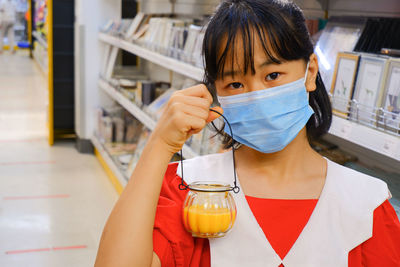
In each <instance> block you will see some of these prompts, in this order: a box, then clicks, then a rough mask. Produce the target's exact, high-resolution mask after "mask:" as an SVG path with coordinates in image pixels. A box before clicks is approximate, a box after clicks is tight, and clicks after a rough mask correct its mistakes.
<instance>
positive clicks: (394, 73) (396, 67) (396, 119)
mask: <svg viewBox="0 0 400 267" xmlns="http://www.w3.org/2000/svg"><path fill="white" fill-rule="evenodd" d="M385 81H386V82H385V87H384V98H383V101H382V108H383V109H384V114H381V117H380V123H379V126H380V127H381V128H383V129H385V130H389V131H391V132H394V133H396V134H400V59H394V58H392V59H390V60H389V67H388V71H387V74H386V78H385ZM386 111H387V112H386Z"/></svg>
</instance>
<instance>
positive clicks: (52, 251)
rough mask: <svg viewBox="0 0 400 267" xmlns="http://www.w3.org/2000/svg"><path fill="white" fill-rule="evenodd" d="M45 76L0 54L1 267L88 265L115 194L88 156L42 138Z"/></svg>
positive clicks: (21, 58)
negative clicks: (49, 144)
mask: <svg viewBox="0 0 400 267" xmlns="http://www.w3.org/2000/svg"><path fill="white" fill-rule="evenodd" d="M46 97H47V96H46V81H45V79H44V78H43V75H42V74H41V73H40V71H39V69H38V67H37V66H36V65H35V63H34V62H33V61H32V60H30V59H29V57H28V56H27V54H25V53H23V52H19V53H18V54H17V55H14V56H12V55H9V54H8V53H5V54H3V55H0V198H1V200H0V203H1V205H0V237H1V242H0V266H4V267H13V266H17V267H21V266H29V267H36V266H37V267H47V266H51V267H55V266H57V267H64V266H65V267H67V266H68V267H70V266H74V267H78V266H82V267H83V266H85V267H86V266H93V263H94V259H95V256H96V251H97V246H98V242H99V239H100V235H101V231H102V229H103V226H104V223H105V220H106V218H107V216H108V214H109V212H110V210H111V208H112V206H113V204H114V203H115V201H116V199H117V197H118V196H117V193H116V191H115V190H114V188H113V187H112V185H111V183H110V182H109V181H108V179H107V177H106V174H105V172H104V171H103V169H102V167H101V166H100V164H99V163H98V161H97V160H96V158H95V157H94V156H93V155H82V154H79V153H78V152H77V151H76V149H75V148H74V144H73V142H68V141H61V142H57V143H56V145H55V146H54V147H49V146H48V144H47V139H46V106H45V105H46Z"/></svg>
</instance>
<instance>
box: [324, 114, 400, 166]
mask: <svg viewBox="0 0 400 267" xmlns="http://www.w3.org/2000/svg"><path fill="white" fill-rule="evenodd" d="M329 133H330V134H332V135H334V136H337V137H339V138H342V139H344V140H347V141H350V142H352V143H354V144H357V145H359V146H362V147H365V148H367V149H369V150H372V151H375V152H377V153H380V154H383V155H385V156H387V157H390V158H392V159H395V160H397V161H400V137H399V136H394V135H391V134H388V133H385V132H382V131H379V130H376V129H372V128H370V127H366V126H364V125H361V124H358V123H355V122H352V121H349V120H346V119H343V118H340V117H338V116H335V115H334V116H333V118H332V126H331V129H330V130H329Z"/></svg>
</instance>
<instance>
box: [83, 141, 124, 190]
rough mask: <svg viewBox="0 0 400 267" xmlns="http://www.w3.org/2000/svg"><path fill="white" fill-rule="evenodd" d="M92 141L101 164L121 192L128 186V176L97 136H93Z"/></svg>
mask: <svg viewBox="0 0 400 267" xmlns="http://www.w3.org/2000/svg"><path fill="white" fill-rule="evenodd" d="M91 141H92V144H93V146H94V148H95V155H96V157H97V158H98V159H99V161H100V163H101V165H103V168H104V169H105V170H106V172H107V174H108V176H109V177H110V180H111V182H112V183H113V185H114V187H115V188H116V189H117V191H118V193H119V194H120V193H121V192H122V190H123V188H124V187H125V186H126V184H127V181H128V178H127V177H126V176H125V174H124V173H123V172H122V171H121V170H120V168H119V167H118V166H117V164H115V162H114V161H113V159H112V158H111V156H110V155H109V154H108V153H107V151H106V150H105V149H104V147H103V145H102V144H101V142H100V141H99V140H98V139H97V137H96V136H93V137H92V139H91Z"/></svg>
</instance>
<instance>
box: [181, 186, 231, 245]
mask: <svg viewBox="0 0 400 267" xmlns="http://www.w3.org/2000/svg"><path fill="white" fill-rule="evenodd" d="M188 187H189V189H190V190H189V192H188V194H187V196H186V200H185V202H184V204H183V224H184V226H185V229H186V230H187V231H189V232H190V233H191V234H192V236H194V237H201V238H216V237H223V236H225V235H226V233H228V232H229V230H230V229H232V227H233V225H234V223H235V220H236V212H237V211H236V205H235V201H234V199H233V196H232V194H231V193H230V191H231V187H230V185H227V184H215V183H213V182H197V183H192V184H190V185H189V186H188Z"/></svg>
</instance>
